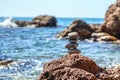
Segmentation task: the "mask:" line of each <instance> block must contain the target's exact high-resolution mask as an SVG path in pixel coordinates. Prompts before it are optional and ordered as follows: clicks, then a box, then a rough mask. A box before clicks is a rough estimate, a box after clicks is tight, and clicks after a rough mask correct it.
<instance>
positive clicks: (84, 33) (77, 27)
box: [57, 20, 92, 39]
mask: <svg viewBox="0 0 120 80" xmlns="http://www.w3.org/2000/svg"><path fill="white" fill-rule="evenodd" d="M70 32H77V33H78V36H79V38H80V39H85V38H90V35H91V33H92V29H91V27H90V26H89V25H88V24H87V23H86V22H84V21H82V20H75V21H73V22H72V24H71V25H70V26H68V27H67V28H66V29H65V30H63V31H61V32H60V33H59V34H58V35H57V37H58V38H64V37H66V36H67V35H68V33H70Z"/></svg>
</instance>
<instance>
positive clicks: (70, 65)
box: [39, 54, 99, 80]
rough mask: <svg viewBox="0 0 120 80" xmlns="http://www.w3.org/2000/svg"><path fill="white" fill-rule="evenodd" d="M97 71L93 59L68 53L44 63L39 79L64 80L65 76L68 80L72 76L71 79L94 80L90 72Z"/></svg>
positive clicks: (95, 72) (94, 72)
mask: <svg viewBox="0 0 120 80" xmlns="http://www.w3.org/2000/svg"><path fill="white" fill-rule="evenodd" d="M77 70H78V71H77ZM98 72H99V67H98V66H97V65H96V63H95V62H94V61H93V60H91V59H89V58H88V57H85V56H82V55H80V54H71V55H69V54H68V55H65V56H63V57H62V58H60V59H58V60H53V61H51V62H48V63H46V64H45V65H44V69H43V72H42V73H41V75H40V77H39V80H42V79H47V80H56V79H61V80H64V79H65V78H66V80H69V78H70V79H71V78H72V77H73V79H71V80H79V79H83V80H84V79H85V80H92V79H93V80H96V78H95V77H94V75H92V74H97V73H98ZM75 76H76V78H75ZM74 78H75V79H74Z"/></svg>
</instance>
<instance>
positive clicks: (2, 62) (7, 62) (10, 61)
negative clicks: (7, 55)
mask: <svg viewBox="0 0 120 80" xmlns="http://www.w3.org/2000/svg"><path fill="white" fill-rule="evenodd" d="M14 61H15V60H2V61H0V66H7V65H8V64H10V63H12V62H14Z"/></svg>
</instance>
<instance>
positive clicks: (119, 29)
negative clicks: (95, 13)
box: [100, 0, 120, 39]
mask: <svg viewBox="0 0 120 80" xmlns="http://www.w3.org/2000/svg"><path fill="white" fill-rule="evenodd" d="M100 30H101V31H102V32H106V33H109V34H111V35H113V36H115V37H117V38H119V39H120V0H117V1H116V3H114V4H112V5H111V6H110V7H109V9H108V10H107V12H106V15H105V21H104V23H103V24H102V25H101V29H100Z"/></svg>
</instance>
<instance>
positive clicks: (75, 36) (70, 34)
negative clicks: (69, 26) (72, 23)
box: [68, 32, 78, 39]
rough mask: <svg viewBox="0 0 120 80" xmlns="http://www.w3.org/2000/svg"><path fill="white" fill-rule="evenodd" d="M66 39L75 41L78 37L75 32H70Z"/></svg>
mask: <svg viewBox="0 0 120 80" xmlns="http://www.w3.org/2000/svg"><path fill="white" fill-rule="evenodd" d="M68 37H69V38H71V39H76V38H77V37H78V33H77V32H71V33H69V34H68Z"/></svg>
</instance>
